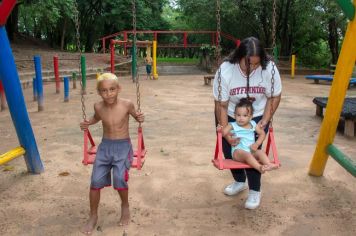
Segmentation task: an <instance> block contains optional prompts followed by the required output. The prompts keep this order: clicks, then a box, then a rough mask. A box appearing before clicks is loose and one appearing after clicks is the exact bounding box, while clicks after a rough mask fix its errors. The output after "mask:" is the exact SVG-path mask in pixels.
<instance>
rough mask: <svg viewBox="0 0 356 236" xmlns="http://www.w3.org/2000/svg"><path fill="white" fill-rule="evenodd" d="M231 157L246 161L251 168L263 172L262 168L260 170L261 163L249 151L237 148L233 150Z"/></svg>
mask: <svg viewBox="0 0 356 236" xmlns="http://www.w3.org/2000/svg"><path fill="white" fill-rule="evenodd" d="M233 158H234V160H235V161H239V162H244V163H247V164H248V165H250V166H251V167H252V168H255V169H256V170H258V171H259V172H261V174H263V173H264V170H262V165H261V164H260V163H259V162H258V161H257V160H256V158H255V157H254V156H253V155H252V154H251V153H249V152H246V151H244V150H239V149H237V150H235V151H234V154H233Z"/></svg>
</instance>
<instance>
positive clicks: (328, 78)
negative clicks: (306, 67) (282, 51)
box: [305, 75, 356, 88]
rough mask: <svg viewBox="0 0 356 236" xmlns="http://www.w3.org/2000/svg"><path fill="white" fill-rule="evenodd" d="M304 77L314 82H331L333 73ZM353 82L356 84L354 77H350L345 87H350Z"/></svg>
mask: <svg viewBox="0 0 356 236" xmlns="http://www.w3.org/2000/svg"><path fill="white" fill-rule="evenodd" d="M305 78H306V79H309V80H314V83H316V84H319V81H320V80H323V81H328V82H332V81H333V79H334V76H333V75H306V76H305ZM354 84H356V78H350V79H349V84H348V86H347V87H348V88H350V87H351V85H354Z"/></svg>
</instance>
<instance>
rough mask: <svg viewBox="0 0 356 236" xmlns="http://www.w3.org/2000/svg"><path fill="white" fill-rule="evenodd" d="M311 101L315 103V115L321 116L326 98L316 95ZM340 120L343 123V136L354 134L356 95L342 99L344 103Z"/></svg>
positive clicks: (326, 102)
mask: <svg viewBox="0 0 356 236" xmlns="http://www.w3.org/2000/svg"><path fill="white" fill-rule="evenodd" d="M313 103H314V104H316V112H315V114H316V115H317V116H320V117H322V116H323V108H325V107H326V105H327V104H328V98H326V97H316V98H314V99H313ZM340 120H342V121H343V123H344V134H345V136H349V137H354V136H355V120H356V97H347V98H345V100H344V105H343V108H342V112H341V115H340Z"/></svg>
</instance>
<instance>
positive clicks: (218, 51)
mask: <svg viewBox="0 0 356 236" xmlns="http://www.w3.org/2000/svg"><path fill="white" fill-rule="evenodd" d="M220 31H221V22H220V0H216V34H217V40H218V41H217V45H216V49H215V59H216V66H217V67H218V84H219V85H218V92H219V95H218V101H219V104H220V105H221V100H222V96H221V91H222V88H221V67H220V61H221V46H220V43H221V35H220ZM218 113H219V114H218V120H219V119H220V109H218ZM219 125H220V124H219Z"/></svg>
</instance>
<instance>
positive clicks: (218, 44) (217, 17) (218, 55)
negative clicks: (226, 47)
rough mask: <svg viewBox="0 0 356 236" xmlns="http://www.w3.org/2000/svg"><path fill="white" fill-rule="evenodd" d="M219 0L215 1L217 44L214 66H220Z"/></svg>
mask: <svg viewBox="0 0 356 236" xmlns="http://www.w3.org/2000/svg"><path fill="white" fill-rule="evenodd" d="M220 10H221V7H220V0H216V36H217V42H216V43H217V44H216V49H215V58H216V65H217V66H219V65H220V61H221V19H220V18H221V15H220Z"/></svg>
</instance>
